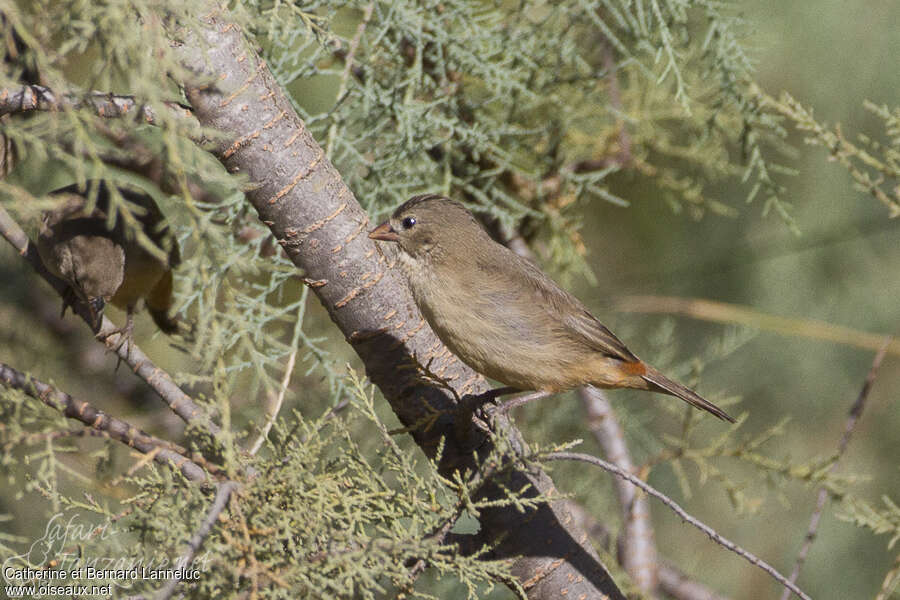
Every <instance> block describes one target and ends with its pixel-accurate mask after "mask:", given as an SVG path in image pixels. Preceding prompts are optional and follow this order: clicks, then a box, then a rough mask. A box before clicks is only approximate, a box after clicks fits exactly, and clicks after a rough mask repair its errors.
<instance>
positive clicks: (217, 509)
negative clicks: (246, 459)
mask: <svg viewBox="0 0 900 600" xmlns="http://www.w3.org/2000/svg"><path fill="white" fill-rule="evenodd" d="M238 487H239V485H238V483H237V482H235V481H230V480H229V481H223V482H221V483H219V484H218V489H217V490H216V497H215V499H214V500H213V503H212V506H210V507H209V512H208V513H207V514H206V518H205V519H203V522H202V523H200V527H199V529H197V531H196V533H194V535H193V536H192V537H191V539H190V540H188V547H187V551H186V552H185V553H184V556H182V557H181V558H179V559H178V562H177V563H176V565H177V567H178V569H176V575H175V577H173V578H172V579H170V580H169V581H167V582H166V585H164V586H163V587H162V588H160V590H159V592H157V594H156V600H168V599H169V598H171V597H172V594H174V593H175V588H176V587H177V586H178V583H179V582H180V581H181V575H180V574H181V573H183V572H184V571H186V570H187V568H188V567H189V566H190V564H191V561H193V560H194V556H196V554H197V551H198V550H200V546H201V545H202V544H203V540H205V539H206V536H208V535H209V533H210V532H211V531H212V527H213V525H214V524H215V522H216V519H218V518H219V515H220V514H221V513H222V511H223V510H225V506H226V505H227V504H228V500H229V499H230V498H231V494H232V493H233V492H234V491H235V490H236V489H237V488H238Z"/></svg>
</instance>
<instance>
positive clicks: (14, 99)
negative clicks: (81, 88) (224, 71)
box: [0, 85, 199, 127]
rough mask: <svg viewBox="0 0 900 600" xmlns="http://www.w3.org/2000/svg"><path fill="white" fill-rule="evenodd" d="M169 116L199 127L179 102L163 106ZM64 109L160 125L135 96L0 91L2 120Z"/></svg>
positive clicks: (29, 88) (28, 88) (37, 88)
mask: <svg viewBox="0 0 900 600" xmlns="http://www.w3.org/2000/svg"><path fill="white" fill-rule="evenodd" d="M162 104H163V105H164V106H165V107H166V108H167V109H168V111H169V113H170V114H171V115H172V116H174V117H176V118H178V119H184V120H191V121H193V122H194V124H195V125H196V126H197V127H199V124H198V123H197V122H196V119H194V115H193V113H192V112H191V109H190V108H188V107H187V106H184V105H182V104H179V103H178V102H163V103H162ZM65 108H69V109H73V110H78V109H82V108H90V109H91V111H92V112H93V113H94V114H96V115H97V116H99V117H107V118H119V117H125V116H129V115H135V117H137V118H140V120H141V121H143V122H145V123H149V124H151V125H159V124H160V123H161V121H162V120H161V118H160V115H159V114H158V113H157V112H156V110H155V109H154V108H153V107H151V106H150V105H149V104H141V103H140V102H138V101H137V99H135V97H134V96H127V95H118V94H110V93H107V92H88V93H87V94H83V95H78V94H61V95H60V94H56V93H55V92H54V91H53V90H51V89H50V88H46V87H44V86H42V85H19V86H13V87H8V88H3V89H0V116H2V115H8V114H13V113H23V112H31V111H47V112H56V111H61V110H63V109H65Z"/></svg>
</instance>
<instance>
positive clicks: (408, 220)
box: [403, 217, 416, 229]
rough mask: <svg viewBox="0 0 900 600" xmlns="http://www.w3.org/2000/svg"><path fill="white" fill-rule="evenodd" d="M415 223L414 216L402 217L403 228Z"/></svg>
mask: <svg viewBox="0 0 900 600" xmlns="http://www.w3.org/2000/svg"><path fill="white" fill-rule="evenodd" d="M415 224H416V218H415V217H406V218H405V219H403V229H409V228H411V227H412V226H413V225H415Z"/></svg>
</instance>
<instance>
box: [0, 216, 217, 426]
mask: <svg viewBox="0 0 900 600" xmlns="http://www.w3.org/2000/svg"><path fill="white" fill-rule="evenodd" d="M0 236H3V237H4V238H6V240H7V241H8V242H9V243H10V244H12V246H13V248H15V249H16V250H17V251H18V252H19V254H21V255H22V257H23V258H25V260H26V261H28V263H29V264H30V265H31V266H32V267H33V268H34V270H35V271H36V272H37V274H38V275H40V276H41V277H43V278H44V280H45V281H46V282H47V283H49V284H50V286H51V287H52V288H53V289H54V290H56V292H57V293H58V294H59V295H60V297H61V298H63V297H65V293H66V290H67V289H68V287H69V286H68V284H67V283H66V282H65V281H63V280H62V279H59V278H58V277H56V276H55V275H53V274H52V273H50V272H49V271H48V270H47V268H46V267H45V266H44V263H43V261H42V260H41V257H40V256H39V255H38V252H37V249H36V248H35V245H34V244H33V243H31V242H30V240H29V239H28V236H27V235H26V234H25V232H24V231H23V230H22V228H21V227H19V224H18V223H16V222H15V221H14V220H13V219H12V217H10V215H9V213H8V212H6V209H4V208H3V207H2V206H0ZM72 310H73V311H74V312H75V313H76V314H78V316H80V317H81V318H82V319H83V320H84V322H85V323H87V324H88V326H90V327H91V328H92V329H93V328H94V325H93V323H94V316H93V315H92V314H91V312H90V310H88V308H87V306H86V305H85V304H84V303H81V302H77V303H76V304H75V305H74V306H73V307H72ZM93 330H94V335H95V336H96V337H97V338H99V339H100V340H103V342H104V343H105V344H106V347H107V348H109V349H110V350H111V351H113V352H115V353H116V355H117V356H118V357H119V358H120V359H122V360H123V361H124V362H125V363H126V364H128V365H129V366H130V367H131V368H132V370H133V371H134V373H135V374H136V375H137V376H138V377H140V378H141V379H143V380H144V381H146V382H147V384H148V385H149V386H150V387H151V388H152V389H153V390H154V391H155V392H156V393H157V394H159V397H160V398H162V400H163V401H164V402H165V403H166V404H167V405H168V406H169V408H170V409H172V411H173V412H174V413H175V414H176V415H178V416H179V417H181V418H182V419H183V420H184V422H185V423H188V424H194V425H199V426H200V427H202V428H203V429H205V430H206V431H208V432H209V433H210V434H211V435H216V434H217V433H218V432H219V430H220V429H219V426H218V425H216V424H215V423H213V422H212V421H211V420H210V419H209V417H207V416H206V413H205V412H204V411H203V409H201V408H200V407H199V406H197V405H196V404H195V403H194V401H193V400H192V399H191V397H190V396H188V395H187V394H185V393H184V392H183V391H182V390H181V388H180V387H178V385H177V384H176V383H175V382H174V381H173V380H172V377H171V376H170V375H169V374H168V373H166V372H165V371H163V370H162V369H160V368H159V367H157V366H156V365H155V364H153V361H151V360H150V358H149V357H148V356H147V355H146V354H144V352H143V351H142V350H141V349H140V348H138V346H137V344H135V343H134V341H133V340H132V341H131V343H128V344H121V343H119V342H120V340H121V336H122V334H121V333H119V332H118V331H119V328H118V327H116V326H115V325H114V324H113V322H112V321H110V320H109V319H108V318H107V317H106V316H103V317H102V318H101V320H100V326H99V328H96V329H93Z"/></svg>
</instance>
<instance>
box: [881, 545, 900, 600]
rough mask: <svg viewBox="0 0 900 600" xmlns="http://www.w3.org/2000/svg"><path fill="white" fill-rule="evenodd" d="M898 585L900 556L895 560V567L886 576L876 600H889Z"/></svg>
mask: <svg viewBox="0 0 900 600" xmlns="http://www.w3.org/2000/svg"><path fill="white" fill-rule="evenodd" d="M898 583H900V554H898V555H897V558H896V559H894V566H893V567H891V569H890V571H888V572H887V574H886V575H885V576H884V579H883V580H882V582H881V589H879V590H878V595H877V596H875V600H887V599H888V598H889V597H890V595H891V593H892V592H893V591H894V589H896V587H897V584H898Z"/></svg>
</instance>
